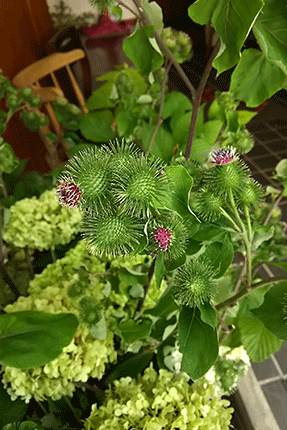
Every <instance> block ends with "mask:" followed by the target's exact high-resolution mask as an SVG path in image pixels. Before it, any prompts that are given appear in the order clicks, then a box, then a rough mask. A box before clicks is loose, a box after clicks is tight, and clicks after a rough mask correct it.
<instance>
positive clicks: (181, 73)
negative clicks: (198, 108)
mask: <svg viewBox="0 0 287 430" xmlns="http://www.w3.org/2000/svg"><path fill="white" fill-rule="evenodd" d="M133 3H134V4H135V5H136V7H137V9H138V11H139V14H140V17H141V21H142V22H143V24H145V25H150V21H149V19H148V17H147V16H146V15H145V13H144V11H143V9H142V7H141V5H140V1H138V0H133ZM154 37H155V39H156V41H157V43H158V44H159V46H160V48H161V49H162V50H163V52H164V53H165V55H166V56H167V57H168V58H169V60H170V61H171V63H172V65H173V66H174V68H175V69H176V71H177V72H178V74H179V76H180V77H181V79H182V80H183V82H184V83H185V85H186V86H187V88H188V89H189V91H190V94H191V98H192V100H194V99H195V95H196V91H195V88H194V86H193V85H192V83H191V82H190V80H189V78H188V77H187V75H186V73H185V71H184V70H183V68H182V67H181V66H180V65H179V64H178V62H177V61H176V59H175V58H174V56H173V55H172V53H171V51H170V50H169V49H168V47H167V46H166V44H165V43H164V41H163V40H162V38H161V37H160V35H159V34H158V32H157V31H156V30H155V31H154Z"/></svg>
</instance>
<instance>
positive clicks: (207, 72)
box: [185, 39, 220, 160]
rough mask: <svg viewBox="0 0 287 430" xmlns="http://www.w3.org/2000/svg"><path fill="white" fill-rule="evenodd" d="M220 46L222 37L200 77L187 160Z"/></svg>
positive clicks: (194, 104)
mask: <svg viewBox="0 0 287 430" xmlns="http://www.w3.org/2000/svg"><path fill="white" fill-rule="evenodd" d="M219 48H220V39H218V40H217V42H216V45H215V46H214V48H213V51H212V53H211V55H210V57H209V59H208V62H207V65H206V67H205V69H204V72H203V74H202V77H201V79H200V82H199V85H198V88H197V90H196V95H195V98H194V103H193V108H192V115H191V121H190V128H189V133H188V140H187V146H186V151H185V158H186V160H189V158H190V154H191V148H192V142H193V139H194V134H195V128H196V123H197V117H198V112H199V107H200V103H201V98H202V94H203V91H204V89H205V86H206V84H207V80H208V78H209V75H210V72H211V69H212V63H213V60H214V59H215V57H216V55H217V54H218V51H219Z"/></svg>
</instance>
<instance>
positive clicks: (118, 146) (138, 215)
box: [57, 139, 188, 259]
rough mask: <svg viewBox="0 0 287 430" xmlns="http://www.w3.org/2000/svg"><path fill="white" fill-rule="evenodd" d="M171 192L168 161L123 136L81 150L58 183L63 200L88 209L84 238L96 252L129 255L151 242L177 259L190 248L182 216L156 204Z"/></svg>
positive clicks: (156, 249) (152, 250) (155, 250)
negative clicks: (166, 172) (101, 144)
mask: <svg viewBox="0 0 287 430" xmlns="http://www.w3.org/2000/svg"><path fill="white" fill-rule="evenodd" d="M168 192H169V184H168V180H167V177H166V175H165V173H164V163H163V162H162V161H161V160H160V159H158V158H155V157H154V156H151V155H148V156H145V154H143V153H141V152H140V151H139V150H138V149H137V148H136V147H135V146H134V145H133V144H127V143H126V142H125V140H124V139H123V140H122V142H119V141H117V140H116V141H115V142H114V143H112V142H111V143H110V146H109V147H106V148H100V149H98V148H96V147H95V148H90V149H87V150H84V151H82V152H80V153H79V154H77V155H76V156H75V157H74V158H73V159H72V160H71V161H70V162H69V163H68V164H67V166H66V170H65V171H64V173H63V175H62V176H61V177H60V179H59V184H58V187H57V194H58V197H59V201H60V203H61V204H62V205H64V206H67V207H78V208H79V209H80V211H81V212H82V213H83V222H82V233H83V237H84V239H85V241H86V242H87V244H88V246H89V249H90V250H91V251H92V252H94V253H95V254H97V255H99V256H103V255H106V256H116V255H124V254H128V253H131V252H133V251H135V250H136V249H139V247H140V246H141V244H143V247H144V244H145V242H146V241H147V242H148V250H149V252H150V253H151V254H156V253H158V252H164V253H165V258H166V259H172V258H177V257H178V256H179V255H181V254H182V253H183V252H184V251H185V248H186V245H187V237H188V234H187V228H186V226H185V222H184V220H183V219H182V218H181V217H180V216H179V215H177V214H176V213H174V212H172V211H165V213H163V212H162V211H160V210H159V209H158V208H157V206H158V204H159V203H160V202H161V201H162V199H163V198H164V197H165V195H166V194H167V193H168ZM158 229H160V230H159V231H157V230H158ZM160 231H165V235H166V237H168V238H169V239H168V241H167V242H166V243H165V242H163V241H162V239H160Z"/></svg>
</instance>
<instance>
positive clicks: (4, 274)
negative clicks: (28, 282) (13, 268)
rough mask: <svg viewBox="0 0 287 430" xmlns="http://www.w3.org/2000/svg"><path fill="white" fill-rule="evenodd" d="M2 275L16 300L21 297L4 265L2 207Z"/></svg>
mask: <svg viewBox="0 0 287 430" xmlns="http://www.w3.org/2000/svg"><path fill="white" fill-rule="evenodd" d="M0 274H1V276H2V278H3V280H4V281H5V282H6V284H7V285H8V286H9V287H10V290H11V291H12V292H13V294H14V296H15V298H16V299H18V297H19V296H20V293H19V290H18V288H17V287H16V285H15V284H14V282H13V280H12V279H11V278H10V275H9V273H8V272H7V270H6V267H5V264H4V253H3V240H2V207H1V206H0Z"/></svg>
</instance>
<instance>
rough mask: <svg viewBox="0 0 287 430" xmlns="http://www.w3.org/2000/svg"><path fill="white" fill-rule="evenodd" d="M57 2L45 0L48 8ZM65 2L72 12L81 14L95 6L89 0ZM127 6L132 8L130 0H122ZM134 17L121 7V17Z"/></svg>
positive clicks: (91, 10)
mask: <svg viewBox="0 0 287 430" xmlns="http://www.w3.org/2000/svg"><path fill="white" fill-rule="evenodd" d="M55 3H57V0H47V4H48V7H49V9H51V8H53V6H54V5H55ZM65 3H66V4H67V5H69V6H70V7H71V8H72V12H73V13H75V14H79V15H80V14H82V13H83V12H94V13H95V10H96V9H95V7H93V6H91V4H90V2H89V0H65ZM124 3H126V4H127V5H128V6H129V7H131V8H133V2H132V0H124ZM130 18H134V17H133V15H132V13H131V12H130V11H129V10H127V9H125V8H123V19H130Z"/></svg>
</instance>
